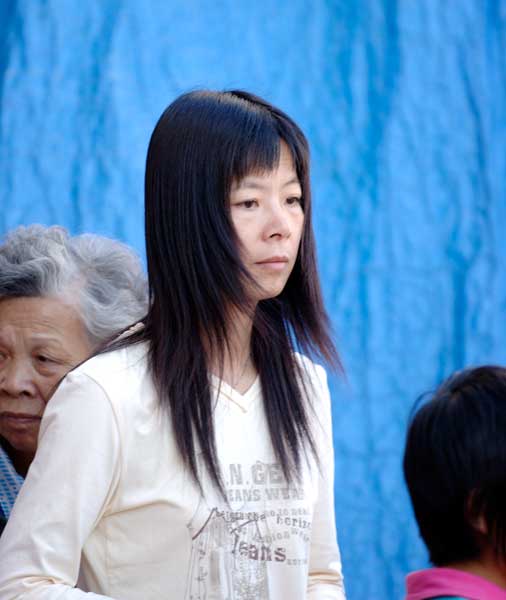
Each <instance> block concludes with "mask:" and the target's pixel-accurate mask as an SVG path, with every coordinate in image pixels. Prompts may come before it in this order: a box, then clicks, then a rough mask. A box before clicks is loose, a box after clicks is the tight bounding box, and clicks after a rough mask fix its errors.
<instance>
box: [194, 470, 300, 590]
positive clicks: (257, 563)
mask: <svg viewBox="0 0 506 600" xmlns="http://www.w3.org/2000/svg"><path fill="white" fill-rule="evenodd" d="M224 474H225V475H227V478H226V481H225V486H226V495H227V501H225V500H224V499H223V498H221V497H219V496H218V495H217V494H216V493H213V494H212V498H211V497H210V496H209V495H208V496H207V497H206V498H202V499H201V502H200V505H199V507H198V509H197V511H196V513H195V515H194V516H193V518H192V520H191V522H190V523H189V524H188V530H189V533H190V535H191V538H192V550H191V559H190V566H189V571H188V580H187V588H186V595H185V600H218V599H219V600H257V599H259V598H262V599H265V600H268V599H269V598H270V594H269V576H268V575H269V571H271V570H272V569H273V568H274V566H275V565H278V566H279V565H283V566H284V567H290V566H300V565H307V561H308V551H309V541H310V534H311V518H312V512H311V510H310V505H311V502H310V499H309V498H307V497H306V495H307V494H306V492H305V489H304V486H303V485H300V486H299V487H297V486H290V487H289V486H287V483H286V481H285V478H284V476H283V472H282V470H281V467H280V465H279V464H277V463H272V464H266V463H262V462H256V463H254V464H252V465H244V464H230V465H228V471H227V470H225V471H224ZM287 575H289V573H287Z"/></svg>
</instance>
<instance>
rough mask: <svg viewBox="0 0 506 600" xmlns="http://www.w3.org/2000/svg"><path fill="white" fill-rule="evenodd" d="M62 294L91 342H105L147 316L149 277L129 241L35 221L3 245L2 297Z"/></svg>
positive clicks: (0, 267)
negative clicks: (35, 222)
mask: <svg viewBox="0 0 506 600" xmlns="http://www.w3.org/2000/svg"><path fill="white" fill-rule="evenodd" d="M27 296H29V297H38V296H57V297H61V298H62V300H64V301H65V302H68V303H71V304H73V305H74V306H76V308H77V311H78V313H79V315H80V317H81V320H82V322H83V324H84V327H85V329H86V332H87V335H88V337H89V340H90V342H91V343H92V344H93V345H94V346H99V345H101V344H103V343H104V342H106V341H108V340H110V339H111V338H113V337H114V336H115V335H116V334H118V333H119V332H121V331H123V330H124V329H126V328H127V327H128V326H130V325H132V324H134V323H136V322H138V321H139V320H140V319H142V318H143V317H144V316H145V315H146V312H147V309H148V291H147V282H146V276H145V274H144V271H143V268H142V265H141V262H140V260H139V257H138V256H137V255H136V254H135V253H134V251H133V250H131V249H130V248H129V247H128V246H126V245H125V244H122V243H121V242H118V241H116V240H112V239H109V238H106V237H102V236H99V235H92V234H83V235H78V236H75V237H71V236H70V235H69V233H68V232H67V230H66V229H64V228H63V227H58V226H52V227H44V226H42V225H30V226H29V227H18V228H17V229H14V230H13V231H12V232H10V233H9V234H7V235H6V237H5V240H4V243H3V244H1V245H0V301H1V300H2V299H5V298H19V297H27Z"/></svg>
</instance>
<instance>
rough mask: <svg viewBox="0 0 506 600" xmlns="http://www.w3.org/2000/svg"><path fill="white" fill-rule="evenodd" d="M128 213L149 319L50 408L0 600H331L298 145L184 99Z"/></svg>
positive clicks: (211, 105)
mask: <svg viewBox="0 0 506 600" xmlns="http://www.w3.org/2000/svg"><path fill="white" fill-rule="evenodd" d="M145 200H146V248H147V262H148V274H149V285H150V299H151V303H150V308H149V312H148V314H147V316H146V319H145V320H144V322H143V324H142V325H139V326H138V327H137V328H136V329H135V330H134V331H130V332H128V333H127V334H126V335H125V336H124V337H123V338H122V339H120V340H119V341H116V342H115V343H113V345H112V347H110V348H108V349H107V351H106V352H104V353H102V354H100V355H98V356H95V357H94V358H92V359H91V360H90V361H88V362H86V363H84V364H83V365H81V366H80V367H79V368H77V369H76V370H74V371H73V372H71V373H70V374H69V375H68V376H67V377H66V378H65V379H64V380H63V382H62V384H61V385H60V387H59V389H58V390H57V392H56V394H55V395H54V396H53V398H52V399H51V401H50V403H49V405H48V408H47V410H46V413H45V416H44V420H43V422H42V427H41V437H40V443H39V450H38V453H37V456H36V458H35V461H34V463H33V464H32V467H31V469H30V472H29V474H28V477H27V480H26V483H25V486H24V488H23V490H22V491H21V494H20V497H19V499H18V501H17V503H16V505H15V507H14V510H13V513H12V516H11V519H10V520H9V523H8V525H7V528H6V530H5V532H4V535H3V537H2V539H1V543H0V598H1V599H2V600H8V599H11V598H12V599H13V598H17V597H21V596H22V597H23V598H24V599H31V598H36V599H37V600H44V599H53V598H58V599H65V600H67V599H77V598H83V599H84V598H85V597H88V595H90V597H94V598H97V597H100V598H115V599H121V600H128V599H136V600H138V599H140V598H142V599H143V600H150V599H153V600H155V599H156V600H160V599H162V598H167V599H171V600H172V599H185V600H214V599H222V600H225V599H227V600H256V599H258V600H260V599H262V600H264V599H269V600H285V599H288V598H289V599H290V600H297V599H301V600H302V599H304V598H312V599H321V600H323V599H324V598H325V599H331V598H332V599H339V600H342V599H343V598H344V588H343V583H342V575H341V563H340V557H339V550H338V546H337V542H336V532H335V524H334V505H333V454H332V433H331V417H330V401H329V394H328V388H327V383H326V376H325V372H324V371H323V369H322V368H321V367H319V366H316V365H315V364H313V363H312V362H311V360H310V359H309V358H305V357H304V355H305V356H312V357H315V358H317V359H318V358H319V359H323V360H324V361H326V362H327V363H329V364H333V365H337V366H338V365H339V361H338V357H337V354H336V351H335V349H334V346H333V344H332V342H331V339H330V337H329V334H328V321H327V317H326V314H325V311H324V308H323V304H322V299H321V293H320V286H319V282H318V276H317V270H316V260H315V245H314V239H313V232H312V226H311V195H310V185H309V158H308V147H307V142H306V140H305V138H304V135H303V134H302V132H301V131H300V129H299V128H298V127H297V125H296V124H295V123H294V122H293V121H292V120H291V119H290V118H289V117H287V116H286V115H285V114H284V113H282V112H281V111H280V110H278V109H276V108H275V107H273V106H271V105H270V104H268V103H266V102H265V101H263V100H261V99H260V98H258V97H256V96H253V95H251V94H248V93H246V92H237V91H233V92H224V93H218V92H207V91H202V92H192V93H189V94H186V95H183V96H181V97H179V98H178V99H177V100H176V101H175V102H173V103H172V104H171V105H170V106H169V107H168V108H167V110H166V111H165V112H164V113H163V115H162V116H161V118H160V120H159V121H158V124H157V125H156V127H155V130H154V132H153V135H152V137H151V141H150V145H149V150H148V156H147V165H146V180H145ZM76 585H77V587H74V586H76ZM83 590H88V592H85V591H83ZM97 594H100V596H97Z"/></svg>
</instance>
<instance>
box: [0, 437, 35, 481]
mask: <svg viewBox="0 0 506 600" xmlns="http://www.w3.org/2000/svg"><path fill="white" fill-rule="evenodd" d="M2 448H3V449H4V450H5V452H6V453H7V456H8V457H9V458H10V460H11V462H12V466H13V467H14V468H15V469H16V472H17V473H19V475H21V477H26V474H27V473H28V468H29V467H30V465H31V464H32V460H33V458H34V456H35V453H34V452H21V451H20V450H16V449H15V448H13V447H12V446H11V445H10V444H9V442H7V440H5V439H2Z"/></svg>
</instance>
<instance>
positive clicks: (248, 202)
mask: <svg viewBox="0 0 506 600" xmlns="http://www.w3.org/2000/svg"><path fill="white" fill-rule="evenodd" d="M257 204H258V202H257V201H256V200H243V201H242V202H239V203H238V206H243V207H244V208H253V207H254V206H256V205H257Z"/></svg>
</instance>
